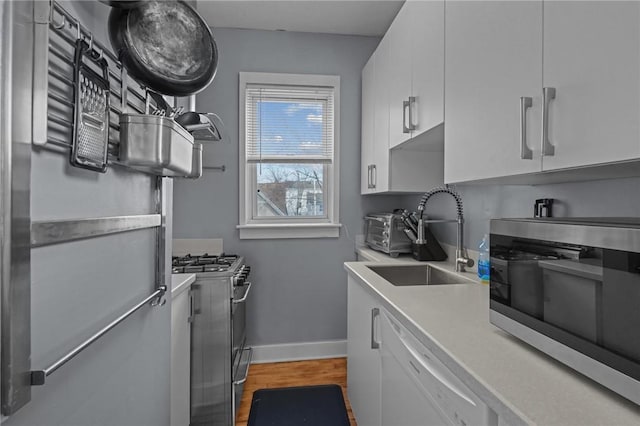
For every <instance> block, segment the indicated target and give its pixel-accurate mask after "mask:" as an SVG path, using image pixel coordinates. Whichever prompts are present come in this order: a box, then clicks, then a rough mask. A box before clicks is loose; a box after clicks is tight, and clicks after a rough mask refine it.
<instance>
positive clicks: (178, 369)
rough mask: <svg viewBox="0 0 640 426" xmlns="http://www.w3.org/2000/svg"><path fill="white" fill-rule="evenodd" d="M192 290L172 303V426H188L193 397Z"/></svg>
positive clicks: (177, 296)
mask: <svg viewBox="0 0 640 426" xmlns="http://www.w3.org/2000/svg"><path fill="white" fill-rule="evenodd" d="M190 315H191V290H190V288H189V289H185V290H183V291H182V292H180V293H179V294H177V295H175V296H173V299H172V300H171V426H188V425H189V422H190V420H191V419H190V394H191V391H190V389H191V384H190V378H191V372H190V370H191V323H190Z"/></svg>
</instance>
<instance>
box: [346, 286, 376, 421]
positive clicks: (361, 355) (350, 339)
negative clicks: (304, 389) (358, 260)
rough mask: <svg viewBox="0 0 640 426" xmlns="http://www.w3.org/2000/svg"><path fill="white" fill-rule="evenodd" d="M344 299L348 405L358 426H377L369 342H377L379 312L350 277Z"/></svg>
mask: <svg viewBox="0 0 640 426" xmlns="http://www.w3.org/2000/svg"><path fill="white" fill-rule="evenodd" d="M347 297H348V299H347V300H348V302H347V303H348V308H347V392H348V393H349V402H350V403H351V409H352V410H353V413H354V415H355V417H356V421H357V422H358V425H359V426H380V425H381V417H380V416H381V414H380V354H379V350H378V349H375V348H372V340H373V341H374V342H375V341H376V339H377V333H376V331H377V330H375V329H374V327H375V326H377V325H378V323H379V320H380V317H379V312H380V311H379V308H378V306H377V304H376V302H375V300H374V299H373V297H372V296H370V295H369V294H368V293H367V292H366V291H365V290H364V289H363V288H362V287H361V285H360V284H359V283H358V282H356V281H355V280H354V279H353V278H351V277H349V279H348V295H347ZM374 309H378V310H377V311H374ZM372 330H373V331H372ZM374 346H375V345H374Z"/></svg>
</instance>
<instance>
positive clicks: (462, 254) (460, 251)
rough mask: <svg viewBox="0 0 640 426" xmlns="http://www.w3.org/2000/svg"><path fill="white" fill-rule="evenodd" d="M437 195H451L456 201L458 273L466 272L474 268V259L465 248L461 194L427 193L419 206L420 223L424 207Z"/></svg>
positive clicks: (432, 191)
mask: <svg viewBox="0 0 640 426" xmlns="http://www.w3.org/2000/svg"><path fill="white" fill-rule="evenodd" d="M436 194H449V195H451V196H452V197H453V198H454V199H455V200H456V210H457V212H458V217H457V218H456V222H457V223H458V243H457V244H456V260H455V263H456V272H465V267H472V266H473V263H474V262H473V259H470V258H469V256H467V250H466V249H465V248H464V229H463V225H464V216H463V214H462V198H461V197H460V194H458V193H457V192H455V191H454V190H452V189H449V188H446V187H444V188H434V189H432V190H431V191H429V192H425V194H424V195H423V196H422V199H421V200H420V203H419V204H418V211H420V221H422V214H423V213H424V207H425V205H426V204H427V201H429V198H431V197H433V196H434V195H436Z"/></svg>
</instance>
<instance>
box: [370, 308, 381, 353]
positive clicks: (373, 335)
mask: <svg viewBox="0 0 640 426" xmlns="http://www.w3.org/2000/svg"><path fill="white" fill-rule="evenodd" d="M378 316H380V309H379V308H373V309H371V349H380V342H377V341H376V327H375V324H376V317H378Z"/></svg>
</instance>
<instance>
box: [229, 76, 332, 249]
mask: <svg viewBox="0 0 640 426" xmlns="http://www.w3.org/2000/svg"><path fill="white" fill-rule="evenodd" d="M239 95H240V192H241V194H240V224H239V225H238V228H239V229H240V238H309V237H338V236H339V228H340V224H339V223H338V197H339V191H338V188H339V187H338V170H339V168H338V151H339V150H338V147H339V145H338V142H339V140H338V139H339V138H338V135H339V127H338V126H339V119H338V118H339V115H340V114H339V105H340V102H339V100H340V77H338V76H324V75H306V74H304V75H302V74H271V73H240V94H239Z"/></svg>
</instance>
